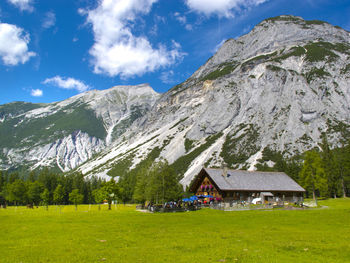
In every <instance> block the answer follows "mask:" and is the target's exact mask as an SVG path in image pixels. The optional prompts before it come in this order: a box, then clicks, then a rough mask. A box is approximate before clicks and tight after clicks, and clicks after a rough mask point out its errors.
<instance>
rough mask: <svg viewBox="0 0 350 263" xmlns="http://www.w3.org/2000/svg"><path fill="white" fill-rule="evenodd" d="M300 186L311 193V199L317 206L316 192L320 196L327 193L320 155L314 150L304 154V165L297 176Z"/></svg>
mask: <svg viewBox="0 0 350 263" xmlns="http://www.w3.org/2000/svg"><path fill="white" fill-rule="evenodd" d="M299 177H300V180H301V183H302V186H303V187H304V188H305V189H307V190H308V191H312V196H313V199H314V200H315V203H316V205H317V198H316V191H318V192H319V193H320V194H321V195H324V194H325V193H326V192H327V178H326V175H325V171H324V168H323V166H322V160H321V157H320V154H319V153H318V152H316V151H314V150H312V151H307V152H306V153H305V154H304V164H303V167H302V169H301V171H300V174H299Z"/></svg>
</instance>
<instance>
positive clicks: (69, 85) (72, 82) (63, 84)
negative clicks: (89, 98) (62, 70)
mask: <svg viewBox="0 0 350 263" xmlns="http://www.w3.org/2000/svg"><path fill="white" fill-rule="evenodd" d="M43 84H48V85H53V86H55V87H59V88H62V89H75V90H77V91H79V92H84V91H87V90H89V89H90V87H89V86H88V85H86V84H84V82H82V81H80V80H77V79H74V78H65V77H63V78H62V77H61V76H55V77H53V78H48V79H45V80H44V81H43Z"/></svg>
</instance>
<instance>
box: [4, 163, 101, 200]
mask: <svg viewBox="0 0 350 263" xmlns="http://www.w3.org/2000/svg"><path fill="white" fill-rule="evenodd" d="M105 183H106V182H105V181H103V180H101V179H98V178H95V177H92V178H91V179H89V180H85V179H84V176H83V175H82V174H80V173H75V174H70V175H66V176H63V175H62V174H59V173H52V172H50V171H49V170H48V169H46V168H45V169H43V170H42V171H40V172H31V173H29V174H28V175H20V174H19V173H17V172H14V173H8V172H5V171H0V203H2V204H5V203H6V204H10V205H26V204H32V205H39V204H40V203H44V204H47V205H52V204H69V203H72V202H71V201H70V198H69V194H71V193H72V192H73V191H74V190H78V193H79V194H80V195H81V203H86V204H88V203H94V202H95V198H94V195H93V192H94V190H96V189H100V188H101V187H102V186H103V185H104V184H105ZM75 192H77V191H75Z"/></svg>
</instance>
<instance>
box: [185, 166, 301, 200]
mask: <svg viewBox="0 0 350 263" xmlns="http://www.w3.org/2000/svg"><path fill="white" fill-rule="evenodd" d="M190 191H191V192H192V193H194V194H196V195H212V196H213V197H214V199H218V200H220V199H221V200H223V201H224V202H226V203H234V202H237V203H238V202H242V201H245V202H248V203H250V202H252V200H253V199H255V198H261V202H262V203H266V202H272V201H286V202H293V203H300V202H302V201H303V195H304V192H305V190H304V188H302V187H301V186H300V185H298V184H297V183H296V182H295V181H294V180H293V179H292V178H290V177H289V176H288V175H286V174H285V173H282V172H257V171H253V172H251V171H241V170H228V169H225V168H224V169H212V168H203V169H202V170H201V171H200V172H199V173H198V174H197V175H196V176H195V178H194V180H193V181H192V183H191V185H190Z"/></svg>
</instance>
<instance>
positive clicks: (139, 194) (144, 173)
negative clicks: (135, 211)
mask: <svg viewBox="0 0 350 263" xmlns="http://www.w3.org/2000/svg"><path fill="white" fill-rule="evenodd" d="M148 174H149V168H148V167H147V166H145V167H143V168H141V169H140V171H139V172H138V173H137V176H136V185H135V190H134V195H133V197H134V199H135V200H136V201H138V202H140V203H141V205H142V206H144V205H145V203H146V201H147V197H146V189H147V185H148V177H149V176H148Z"/></svg>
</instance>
